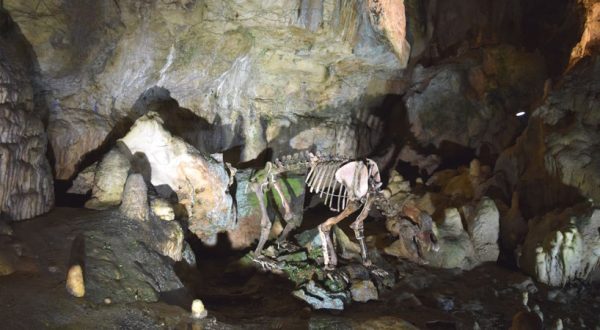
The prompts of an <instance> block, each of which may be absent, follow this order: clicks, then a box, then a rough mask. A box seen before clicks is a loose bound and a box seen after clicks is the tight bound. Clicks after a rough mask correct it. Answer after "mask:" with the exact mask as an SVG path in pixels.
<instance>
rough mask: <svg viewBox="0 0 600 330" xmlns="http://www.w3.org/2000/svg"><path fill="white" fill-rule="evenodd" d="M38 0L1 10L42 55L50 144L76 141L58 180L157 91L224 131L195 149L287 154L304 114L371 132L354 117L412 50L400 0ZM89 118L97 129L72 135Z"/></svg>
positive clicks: (244, 155) (248, 155)
mask: <svg viewBox="0 0 600 330" xmlns="http://www.w3.org/2000/svg"><path fill="white" fill-rule="evenodd" d="M38 4H39V1H37V0H25V1H21V0H8V1H5V2H4V7H5V8H7V10H8V11H9V12H10V13H11V15H12V16H13V17H14V19H15V20H16V21H17V22H18V24H19V27H20V28H21V30H22V31H23V34H24V35H25V37H26V38H27V40H29V42H30V43H31V46H32V48H33V50H34V51H35V53H36V54H37V55H38V60H39V63H40V71H41V78H40V82H41V83H42V84H43V85H44V86H45V87H46V88H47V90H48V91H49V97H48V99H49V100H48V105H49V107H50V108H51V109H52V111H53V114H52V116H51V117H50V121H51V122H50V126H51V136H52V141H53V142H52V143H53V146H54V147H55V145H58V144H61V145H68V146H72V147H71V148H70V149H69V152H68V153H67V151H66V149H63V148H56V147H55V158H56V160H57V165H56V168H57V169H58V170H59V171H57V174H59V177H60V178H68V177H71V176H72V175H73V174H74V172H73V171H74V170H75V169H76V165H77V162H79V161H80V159H81V157H82V156H84V155H85V154H87V153H88V152H90V151H91V150H94V149H95V148H97V146H98V145H99V144H100V143H102V142H103V141H104V140H105V138H106V135H105V134H107V133H108V131H107V127H108V128H114V127H116V126H118V125H119V123H122V122H123V120H124V119H126V118H128V116H129V118H132V119H135V118H136V117H137V116H139V115H140V113H143V112H145V111H146V110H145V109H140V107H138V106H137V105H139V104H140V102H142V103H143V102H144V100H143V98H144V97H145V95H146V94H145V93H146V92H147V91H149V90H151V89H153V88H155V87H159V88H164V89H165V90H166V91H167V95H170V97H172V98H173V99H175V100H176V101H177V102H178V103H179V105H180V106H181V107H182V108H185V109H188V110H189V111H191V112H192V113H194V114H195V115H197V116H199V117H201V118H203V119H204V120H206V121H207V122H208V123H210V124H214V125H215V130H217V131H220V132H221V133H219V134H220V135H221V137H223V139H220V141H219V144H217V145H211V144H210V143H208V142H209V141H208V140H210V139H204V140H201V139H199V140H196V141H194V143H193V144H194V146H195V147H196V148H198V149H199V150H201V151H207V152H209V153H213V152H222V151H224V150H227V149H230V148H232V147H236V146H239V147H241V150H240V158H241V159H242V160H243V161H245V160H251V159H253V158H255V157H257V156H258V155H259V154H260V153H261V152H263V151H264V150H265V149H266V148H267V147H268V146H271V145H277V146H280V147H281V148H284V147H285V149H283V150H282V151H284V152H288V151H290V149H291V147H290V146H289V145H284V144H283V142H287V141H289V140H290V139H291V138H293V137H294V135H290V134H297V133H299V132H300V131H298V129H296V128H294V127H295V126H296V124H297V123H298V122H299V120H300V119H304V118H308V117H311V118H314V119H316V120H317V121H321V122H328V123H329V125H330V127H339V128H338V129H336V131H338V132H340V131H343V130H344V127H348V126H349V127H351V128H352V130H353V131H354V130H356V128H358V127H365V128H367V129H368V127H367V126H366V125H364V124H361V123H360V122H359V121H358V120H356V117H355V114H356V113H357V111H358V110H360V109H364V108H367V107H368V106H369V105H370V104H372V103H373V102H375V103H376V102H379V101H380V97H381V96H383V95H384V94H386V93H388V92H389V91H390V89H391V88H393V87H392V86H391V85H392V84H388V82H389V81H391V80H393V79H394V77H395V76H397V75H398V71H399V70H400V69H403V68H404V67H405V66H406V61H407V59H408V52H409V47H408V44H407V42H406V40H405V38H404V36H405V32H404V26H403V25H404V24H403V22H404V9H403V2H402V1H394V2H392V1H385V2H381V1H367V0H360V1H352V2H349V3H347V2H345V1H331V0H325V1H242V2H240V1H233V0H227V1H221V0H218V1H217V0H210V1H202V2H200V1H188V2H187V3H186V5H181V4H180V3H178V2H174V1H169V2H167V1H144V2H140V1H136V0H126V1H118V2H115V1H100V2H98V1H76V0H69V1H62V0H45V1H44V5H38ZM370 8H372V9H374V11H371V10H369V9H370ZM378 98H379V99H378ZM138 101H139V102H138ZM63 112H64V114H63ZM67 113H68V115H65V114H67ZM75 113H76V114H75ZM71 118H77V119H73V120H71ZM55 121H56V123H55ZM85 125H88V126H91V125H95V126H94V127H93V128H88V126H86V128H87V129H90V131H89V132H86V133H84V134H81V135H75V134H74V133H75V132H80V131H81V130H82V129H83V127H84V126H85ZM282 126H283V127H285V126H290V127H291V128H292V129H288V130H280V129H279V127H282ZM298 127H299V128H300V130H305V129H308V128H310V126H308V127H307V126H304V125H303V124H302V123H300V124H299V125H298ZM265 132H269V134H265ZM102 135H105V136H104V137H102ZM199 135H201V134H199ZM359 138H360V137H356V138H355V139H359ZM356 144H358V143H356ZM278 148H279V147H278ZM324 151H329V152H332V151H335V150H324ZM351 151H352V152H353V153H357V152H358V151H357V150H351ZM363 152H364V150H363Z"/></svg>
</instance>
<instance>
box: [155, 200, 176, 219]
mask: <svg viewBox="0 0 600 330" xmlns="http://www.w3.org/2000/svg"><path fill="white" fill-rule="evenodd" d="M150 210H151V211H152V213H153V214H154V215H155V216H157V217H158V218H159V219H161V220H164V221H172V220H175V210H174V209H173V205H171V203H169V201H167V200H166V199H164V198H153V199H152V200H151V201H150Z"/></svg>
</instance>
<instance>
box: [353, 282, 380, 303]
mask: <svg viewBox="0 0 600 330" xmlns="http://www.w3.org/2000/svg"><path fill="white" fill-rule="evenodd" d="M350 293H351V294H352V300H354V301H358V302H367V301H369V300H377V299H379V293H378V292H377V288H376V287H375V284H373V282H371V281H368V280H367V281H355V282H353V283H352V285H351V286H350Z"/></svg>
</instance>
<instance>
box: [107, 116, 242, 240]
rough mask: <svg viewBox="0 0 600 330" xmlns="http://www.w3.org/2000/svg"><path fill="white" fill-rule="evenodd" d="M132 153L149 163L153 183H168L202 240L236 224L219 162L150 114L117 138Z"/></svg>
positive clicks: (222, 166) (227, 187) (212, 238)
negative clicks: (120, 137)
mask: <svg viewBox="0 0 600 330" xmlns="http://www.w3.org/2000/svg"><path fill="white" fill-rule="evenodd" d="M119 141H120V143H121V142H122V143H123V144H124V145H125V146H126V147H127V148H128V149H129V151H130V153H131V154H133V155H136V154H141V155H144V157H145V158H146V159H147V161H148V164H149V165H150V170H151V171H150V173H151V178H150V181H151V183H152V185H153V186H155V187H160V186H163V185H164V186H168V187H169V188H170V189H171V190H172V191H174V192H175V193H176V194H177V197H178V199H179V203H180V204H182V205H183V206H184V207H185V210H186V211H187V216H188V224H189V225H188V226H189V230H190V231H192V232H193V233H194V234H196V235H197V236H198V237H200V238H201V239H202V240H204V241H205V243H208V244H211V243H215V242H216V235H217V233H219V232H221V231H226V230H227V229H231V228H233V226H234V225H235V208H234V206H233V200H232V198H231V195H230V194H229V191H228V189H229V181H230V180H229V174H228V172H227V169H226V166H225V164H224V163H223V162H222V161H218V160H217V159H215V158H213V157H211V156H208V155H203V154H201V153H199V152H198V151H197V150H195V149H194V148H193V147H192V146H190V145H189V144H187V143H186V142H184V141H183V140H182V139H180V138H178V137H175V136H173V135H171V133H169V132H168V131H167V130H165V128H164V127H163V121H162V119H160V117H159V116H158V115H157V114H156V113H153V112H151V113H149V114H147V115H145V116H143V117H141V118H140V119H138V120H137V121H136V122H135V124H134V125H133V126H132V127H131V130H130V131H129V133H127V135H126V136H125V137H123V138H122V139H121V140H119Z"/></svg>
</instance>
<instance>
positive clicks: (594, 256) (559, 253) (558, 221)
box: [519, 208, 600, 286]
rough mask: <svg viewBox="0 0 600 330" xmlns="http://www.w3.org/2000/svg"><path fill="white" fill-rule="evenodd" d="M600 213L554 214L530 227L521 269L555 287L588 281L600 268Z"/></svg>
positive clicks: (536, 220) (573, 210)
mask: <svg viewBox="0 0 600 330" xmlns="http://www.w3.org/2000/svg"><path fill="white" fill-rule="evenodd" d="M599 227H600V211H599V210H593V211H582V210H581V208H579V209H578V208H573V209H567V210H565V211H563V212H560V213H559V212H553V213H550V214H547V215H546V216H544V217H542V218H538V219H534V220H533V221H531V222H530V224H529V232H528V234H527V237H526V239H525V242H524V244H523V247H522V249H521V251H520V258H519V266H520V267H521V269H523V270H524V271H525V272H527V273H528V274H530V275H532V276H534V277H535V278H536V279H537V280H538V281H540V282H542V283H546V284H548V285H552V286H561V285H565V284H566V283H567V282H569V281H572V280H575V279H583V280H585V279H587V277H588V276H589V275H590V273H591V272H592V271H594V270H595V269H596V268H597V267H598V266H600V264H599V261H600V233H599V232H598V228H599Z"/></svg>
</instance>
